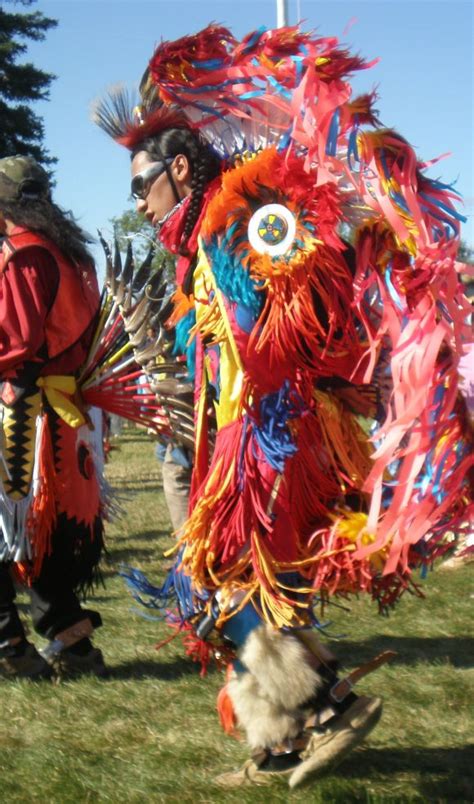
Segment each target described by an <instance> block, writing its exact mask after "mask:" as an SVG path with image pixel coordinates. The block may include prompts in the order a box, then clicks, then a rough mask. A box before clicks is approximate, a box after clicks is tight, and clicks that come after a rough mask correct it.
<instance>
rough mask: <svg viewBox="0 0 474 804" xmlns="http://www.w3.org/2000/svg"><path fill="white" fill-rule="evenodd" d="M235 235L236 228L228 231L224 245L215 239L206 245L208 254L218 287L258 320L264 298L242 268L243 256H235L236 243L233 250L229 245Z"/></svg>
mask: <svg viewBox="0 0 474 804" xmlns="http://www.w3.org/2000/svg"><path fill="white" fill-rule="evenodd" d="M234 233H235V226H233V227H231V228H230V229H229V230H228V232H227V233H226V236H225V237H224V238H223V241H222V243H219V244H218V243H217V239H216V238H214V239H213V240H212V242H211V243H210V244H207V245H206V253H207V255H208V258H209V262H210V264H211V265H212V272H213V274H214V277H215V279H216V284H217V287H218V288H219V289H220V290H221V291H222V293H223V294H224V296H227V298H228V299H230V301H232V302H235V303H237V304H240V305H242V306H243V307H248V308H249V309H250V310H251V311H252V313H253V314H254V316H255V320H257V318H258V316H259V315H260V312H261V309H262V305H263V297H262V294H261V293H259V292H258V290H257V285H256V284H255V282H254V281H253V279H252V278H251V277H250V273H249V271H248V270H247V269H246V268H243V267H242V262H241V259H242V254H239V255H238V256H237V255H236V254H235V245H236V244H235V241H234V242H233V248H232V249H231V247H230V245H229V241H230V240H231V239H232V237H233V235H234Z"/></svg>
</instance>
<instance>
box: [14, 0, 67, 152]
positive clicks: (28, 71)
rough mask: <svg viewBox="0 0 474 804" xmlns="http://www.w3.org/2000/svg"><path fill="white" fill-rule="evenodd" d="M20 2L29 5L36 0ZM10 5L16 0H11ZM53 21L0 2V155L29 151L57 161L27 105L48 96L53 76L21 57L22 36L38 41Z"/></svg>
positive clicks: (24, 46)
mask: <svg viewBox="0 0 474 804" xmlns="http://www.w3.org/2000/svg"><path fill="white" fill-rule="evenodd" d="M6 1H7V2H9V3H10V4H11V2H12V0H6ZM20 2H21V5H23V6H30V5H31V4H32V3H33V2H36V0H20ZM13 5H15V6H16V5H18V2H15V0H13ZM56 25H57V20H54V19H50V18H49V17H45V16H44V15H43V14H42V13H41V12H40V11H32V12H31V11H30V12H26V13H16V12H14V11H6V10H5V2H3V3H1V4H0V158H1V157H4V156H12V155H14V154H29V155H30V156H34V157H35V159H37V160H38V162H41V163H42V164H43V165H51V164H52V163H54V162H56V161H57V160H56V159H53V158H51V157H50V156H49V154H48V152H47V150H46V149H45V148H44V146H43V139H44V126H43V122H42V120H41V118H40V117H39V116H38V115H37V114H35V112H33V111H32V109H31V108H30V105H29V104H30V103H31V102H34V101H38V100H47V99H48V96H49V85H50V84H51V81H53V79H54V78H55V76H54V75H52V74H51V73H46V72H44V71H43V70H38V69H37V68H36V67H35V66H34V65H33V64H31V62H28V61H25V62H21V61H20V60H21V59H22V57H23V55H24V54H25V52H26V50H27V44H26V42H25V40H33V41H35V42H37V41H41V40H43V39H44V38H45V35H46V32H47V31H49V29H50V28H54V27H55V26H56ZM19 61H20V63H18V62H19Z"/></svg>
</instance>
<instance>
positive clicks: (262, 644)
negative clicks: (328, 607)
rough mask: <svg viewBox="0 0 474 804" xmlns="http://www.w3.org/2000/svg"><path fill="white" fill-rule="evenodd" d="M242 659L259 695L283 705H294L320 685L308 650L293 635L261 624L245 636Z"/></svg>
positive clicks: (290, 706) (297, 704) (296, 705)
mask: <svg viewBox="0 0 474 804" xmlns="http://www.w3.org/2000/svg"><path fill="white" fill-rule="evenodd" d="M240 659H241V661H242V663H243V664H244V665H245V667H247V669H248V670H249V671H250V672H251V673H252V675H253V676H254V677H255V678H256V679H257V681H258V683H259V686H260V687H261V689H262V695H263V696H264V697H265V698H267V700H269V701H272V702H274V703H276V704H278V705H281V706H283V707H284V708H285V709H290V710H291V709H296V708H297V707H298V706H301V705H302V704H303V703H304V702H305V701H307V700H308V698H311V697H312V696H313V695H314V694H315V692H316V690H317V689H318V688H319V687H320V686H321V678H320V676H319V674H318V673H317V671H316V670H315V669H314V668H313V667H312V666H311V663H310V662H311V659H312V656H311V653H310V652H309V651H308V649H307V648H306V647H305V646H304V645H303V644H302V643H301V642H300V640H299V639H298V638H297V637H295V636H293V634H288V633H285V632H284V631H277V630H276V629H275V628H272V627H271V626H270V625H261V626H259V627H258V628H256V629H255V630H254V631H252V633H251V634H250V636H249V637H248V638H247V640H246V642H245V644H244V647H243V650H242V654H241V655H240Z"/></svg>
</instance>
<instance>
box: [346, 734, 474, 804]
mask: <svg viewBox="0 0 474 804" xmlns="http://www.w3.org/2000/svg"><path fill="white" fill-rule="evenodd" d="M340 772H341V775H343V776H344V777H345V778H351V779H361V778H362V777H364V778H366V779H371V781H375V780H379V781H382V780H384V781H387V777H388V776H391V777H394V780H396V779H397V778H398V777H400V776H401V775H402V774H405V773H413V772H415V773H417V774H419V777H420V778H419V782H418V785H417V787H418V792H419V793H420V794H421V795H423V796H424V797H425V798H426V799H427V800H428V801H436V802H441V801H449V802H454V801H466V802H467V801H472V792H473V786H474V744H473V745H466V746H461V747H458V748H445V747H440V748H425V747H423V748H420V747H415V746H409V747H407V748H365V749H360V750H358V751H356V752H355V753H354V754H351V756H350V757H348V758H347V759H346V760H345V761H344V762H343V763H342V764H341V765H340Z"/></svg>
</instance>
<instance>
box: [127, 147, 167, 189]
mask: <svg viewBox="0 0 474 804" xmlns="http://www.w3.org/2000/svg"><path fill="white" fill-rule="evenodd" d="M174 159H175V157H174V156H172V157H168V158H167V159H165V160H164V162H153V164H151V165H150V166H149V167H147V168H145V170H142V172H141V173H137V174H136V176H134V177H133V179H132V182H131V185H130V192H131V194H132V198H135V200H138V199H141V200H144V199H145V198H146V197H147V195H148V193H149V191H150V187H151V185H152V182H154V181H155V179H157V178H158V176H161V174H162V173H164V172H165V170H166V167H165V163H166V165H171V163H172V162H174Z"/></svg>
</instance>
